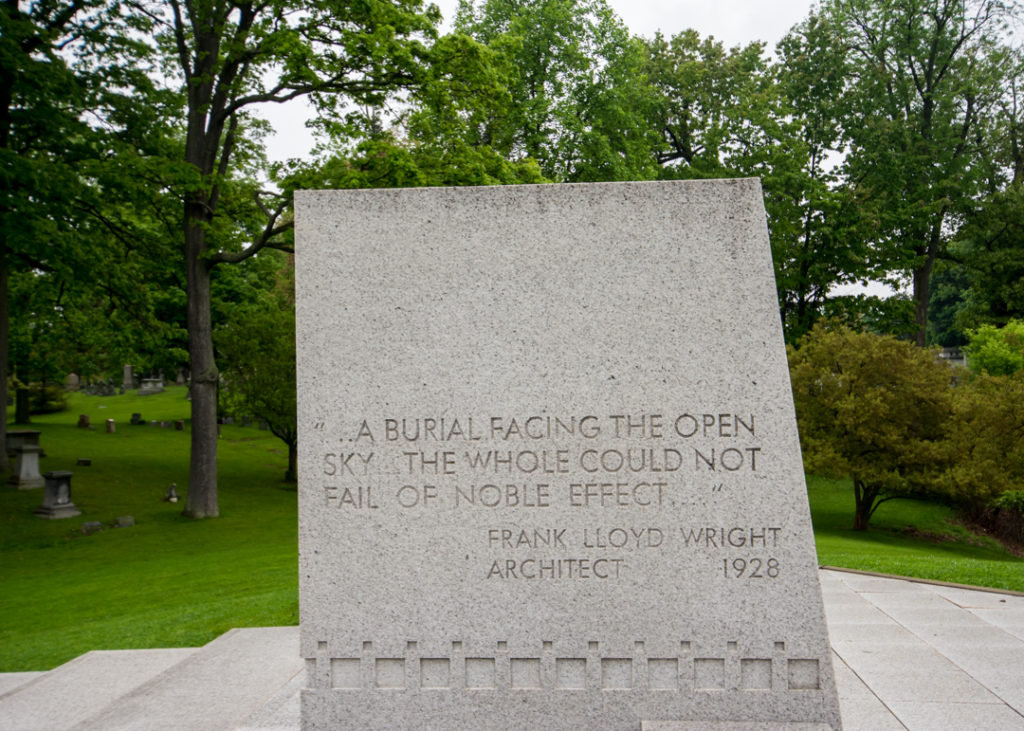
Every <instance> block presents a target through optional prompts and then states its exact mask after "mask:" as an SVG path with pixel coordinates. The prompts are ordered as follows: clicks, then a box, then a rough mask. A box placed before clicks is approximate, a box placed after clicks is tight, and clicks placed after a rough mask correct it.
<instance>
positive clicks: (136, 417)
mask: <svg viewBox="0 0 1024 731" xmlns="http://www.w3.org/2000/svg"><path fill="white" fill-rule="evenodd" d="M128 423H129V424H131V425H132V426H145V425H146V420H145V419H143V418H142V414H140V413H138V412H135V413H134V414H132V419H131V421H130V422H128Z"/></svg>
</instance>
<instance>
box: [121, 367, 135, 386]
mask: <svg viewBox="0 0 1024 731" xmlns="http://www.w3.org/2000/svg"><path fill="white" fill-rule="evenodd" d="M121 385H122V386H124V388H126V389H132V388H135V387H136V385H135V373H134V372H133V371H132V367H131V366H130V365H127V364H126V365H125V367H124V369H123V370H122V371H121Z"/></svg>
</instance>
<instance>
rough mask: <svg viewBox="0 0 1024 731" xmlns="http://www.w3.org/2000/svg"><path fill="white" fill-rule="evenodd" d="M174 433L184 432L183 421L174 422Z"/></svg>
mask: <svg viewBox="0 0 1024 731" xmlns="http://www.w3.org/2000/svg"><path fill="white" fill-rule="evenodd" d="M174 431H185V420H184V419H178V420H177V421H175V422H174Z"/></svg>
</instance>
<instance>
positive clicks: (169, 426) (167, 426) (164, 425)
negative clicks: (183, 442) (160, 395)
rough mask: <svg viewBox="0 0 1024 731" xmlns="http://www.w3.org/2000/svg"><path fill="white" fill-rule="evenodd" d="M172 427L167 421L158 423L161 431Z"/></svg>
mask: <svg viewBox="0 0 1024 731" xmlns="http://www.w3.org/2000/svg"><path fill="white" fill-rule="evenodd" d="M173 426H174V424H172V423H171V422H169V421H161V422H160V428H161V429H170V428H171V427H173Z"/></svg>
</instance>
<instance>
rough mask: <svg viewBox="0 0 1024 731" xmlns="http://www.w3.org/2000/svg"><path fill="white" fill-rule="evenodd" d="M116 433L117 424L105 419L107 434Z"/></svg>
mask: <svg viewBox="0 0 1024 731" xmlns="http://www.w3.org/2000/svg"><path fill="white" fill-rule="evenodd" d="M116 431H117V424H116V423H115V422H114V420H113V419H107V434H114V433H115V432H116Z"/></svg>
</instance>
